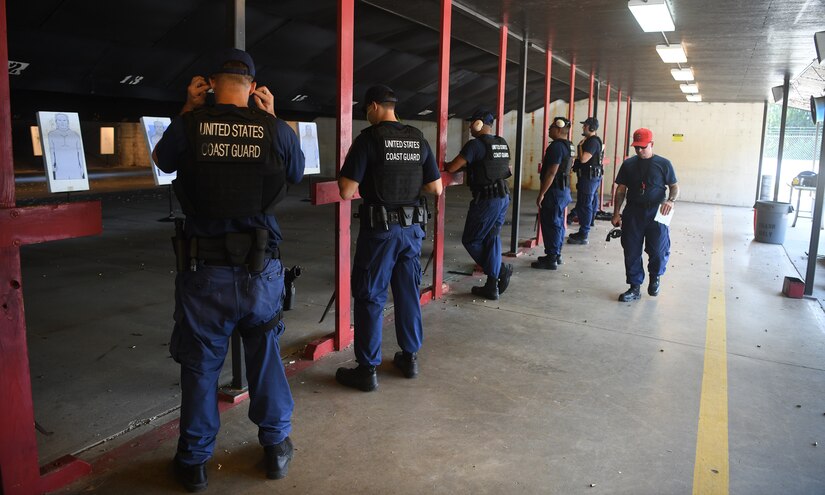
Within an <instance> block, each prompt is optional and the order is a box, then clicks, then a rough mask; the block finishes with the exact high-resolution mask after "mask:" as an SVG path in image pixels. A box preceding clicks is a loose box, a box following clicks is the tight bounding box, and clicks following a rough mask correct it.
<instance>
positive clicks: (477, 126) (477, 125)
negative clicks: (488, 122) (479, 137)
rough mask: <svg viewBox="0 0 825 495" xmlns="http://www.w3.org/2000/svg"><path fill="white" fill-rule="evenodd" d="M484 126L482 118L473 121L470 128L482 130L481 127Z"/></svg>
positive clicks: (476, 130)
mask: <svg viewBox="0 0 825 495" xmlns="http://www.w3.org/2000/svg"><path fill="white" fill-rule="evenodd" d="M483 127H484V122H482V121H481V119H476V120H474V121H473V123H472V124H471V125H470V128H471V129H472V130H473V131H475V132H481V129H482V128H483Z"/></svg>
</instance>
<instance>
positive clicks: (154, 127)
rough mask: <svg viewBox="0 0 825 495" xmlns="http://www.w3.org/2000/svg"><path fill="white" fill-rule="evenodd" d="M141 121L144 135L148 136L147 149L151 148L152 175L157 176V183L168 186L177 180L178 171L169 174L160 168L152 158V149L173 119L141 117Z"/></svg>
mask: <svg viewBox="0 0 825 495" xmlns="http://www.w3.org/2000/svg"><path fill="white" fill-rule="evenodd" d="M140 123H141V125H142V126H143V135H144V136H145V137H146V149H147V150H149V161H150V162H151V164H152V176H153V177H154V178H155V185H156V186H167V185H169V184H171V183H172V181H173V180H175V177H177V175H178V174H177V172H172V173H170V174H167V173H166V172H164V171H163V170H161V169H159V168H158V166H157V165H156V164H155V161H154V160H153V159H152V151H153V150H154V149H155V145H157V144H158V141H160V138H162V137H163V133H164V132H166V128H167V127H169V124H171V123H172V119H170V118H169V117H141V118H140Z"/></svg>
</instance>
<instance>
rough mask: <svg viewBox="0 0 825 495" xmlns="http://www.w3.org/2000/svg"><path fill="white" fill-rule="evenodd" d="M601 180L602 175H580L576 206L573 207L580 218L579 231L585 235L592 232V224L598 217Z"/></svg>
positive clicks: (577, 185)
mask: <svg viewBox="0 0 825 495" xmlns="http://www.w3.org/2000/svg"><path fill="white" fill-rule="evenodd" d="M601 182H602V178H601V177H596V178H593V179H588V178H585V177H580V178H579V182H578V183H577V184H576V188H577V191H576V207H575V208H573V213H574V214H575V215H576V218H578V219H579V232H581V233H583V234H584V236H585V237H587V235H588V234H589V233H590V224H591V223H593V220H595V219H596V212H597V211H599V196H598V191H599V184H600V183H601Z"/></svg>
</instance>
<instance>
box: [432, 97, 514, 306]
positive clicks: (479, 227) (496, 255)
mask: <svg viewBox="0 0 825 495" xmlns="http://www.w3.org/2000/svg"><path fill="white" fill-rule="evenodd" d="M467 120H468V121H469V122H470V135H472V136H473V137H474V138H475V139H471V140H470V141H467V143H466V144H465V145H464V147H463V148H461V151H460V152H459V153H458V155H457V156H456V157H455V158H453V160H452V161H450V162H449V163H447V164H445V165H444V168H445V170H447V171H448V172H450V173H455V172H458V171H459V170H461V169H463V168H465V167H466V169H467V185H468V186H470V190H471V191H472V193H473V200H472V201H471V202H470V209H469V211H468V212H467V220H466V221H465V223H464V233H463V235H462V237H461V242H462V243H463V244H464V247H465V248H466V249H467V252H468V253H470V256H471V257H472V258H473V260H474V261H475V262H476V263H478V265H479V266H480V267H481V268H482V269H483V270H484V273H485V274H486V275H487V282H486V283H485V284H484V285H483V286H477V287H473V288H472V292H473V294H475V295H477V296H481V297H483V298H485V299H490V300H496V299H498V296H499V294H503V293H504V291H505V290H507V287H508V286H509V285H510V276H511V275H512V274H513V265H511V264H509V263H507V264H505V263H502V262H501V226H502V225H504V216H505V215H506V214H507V207H508V206H509V205H510V190H509V188H508V187H507V178H508V177H510V175H511V172H510V147H509V146H508V145H507V141H505V140H504V138H502V137H500V136H496V135H495V134H493V128H492V125H493V120H494V119H493V114H492V113H491V112H489V111H487V110H479V111H477V112H475V113H474V114H473V115H472V116H471V117H470V118H469V119H467Z"/></svg>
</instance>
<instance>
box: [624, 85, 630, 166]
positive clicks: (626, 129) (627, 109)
mask: <svg viewBox="0 0 825 495" xmlns="http://www.w3.org/2000/svg"><path fill="white" fill-rule="evenodd" d="M624 113H625V125H624V142H622V156H623V157H624V158H622V161H624V160H627V140H628V139H629V138H630V97H629V96H628V97H627V104H626V105H625V109H624Z"/></svg>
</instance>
